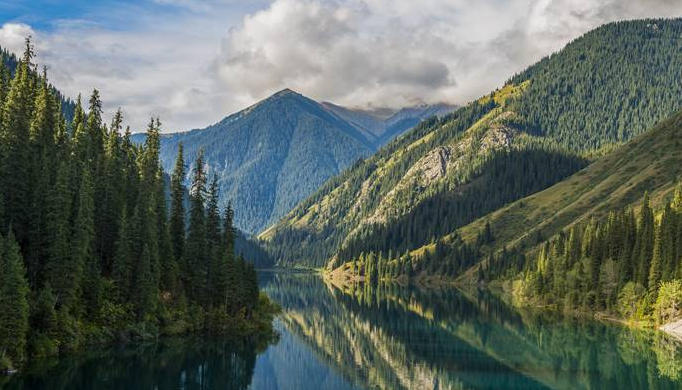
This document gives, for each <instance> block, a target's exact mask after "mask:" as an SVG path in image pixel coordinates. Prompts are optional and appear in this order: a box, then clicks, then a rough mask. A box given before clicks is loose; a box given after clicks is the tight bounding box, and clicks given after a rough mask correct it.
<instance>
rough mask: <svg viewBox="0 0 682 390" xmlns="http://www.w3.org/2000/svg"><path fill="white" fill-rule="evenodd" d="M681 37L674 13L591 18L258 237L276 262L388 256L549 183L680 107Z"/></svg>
mask: <svg viewBox="0 0 682 390" xmlns="http://www.w3.org/2000/svg"><path fill="white" fill-rule="evenodd" d="M680 36H682V20H680V19H674V20H644V21H630V22H618V23H612V24H609V25H605V26H603V27H600V28H598V29H596V30H594V31H592V32H590V33H588V34H586V35H585V36H583V37H581V38H578V39H576V40H575V41H573V42H571V43H570V44H569V45H568V46H567V47H566V48H565V49H563V50H562V51H560V52H558V53H556V54H554V55H552V56H550V57H548V58H545V59H543V60H542V61H540V62H538V63H537V64H535V65H533V66H531V67H530V68H528V70H526V71H525V72H523V73H521V74H519V75H516V76H514V77H513V78H512V79H511V80H510V81H509V82H508V83H507V84H506V85H505V86H504V87H503V88H502V89H500V90H498V91H495V92H493V93H491V94H490V95H488V96H485V97H483V98H481V99H479V100H477V101H475V102H472V103H471V104H469V105H468V106H467V107H464V108H461V109H459V110H458V111H456V112H455V113H453V114H452V115H450V116H447V117H445V118H443V119H441V120H433V121H430V122H425V123H422V124H421V125H420V126H418V127H417V128H415V129H413V130H412V131H410V132H408V133H406V134H405V135H403V136H401V137H399V138H398V139H397V140H396V141H394V142H392V143H390V144H389V145H387V146H386V147H385V148H383V149H382V150H381V151H380V152H379V153H377V154H376V155H374V156H372V157H371V158H369V159H367V160H365V161H363V162H362V163H360V164H357V165H355V166H354V167H353V168H352V169H350V170H349V171H347V172H345V173H344V174H342V175H340V176H338V177H335V178H333V179H331V180H330V181H328V182H327V183H326V184H325V185H324V186H323V187H322V188H321V189H320V190H319V191H318V192H317V193H315V194H314V195H313V196H311V197H310V198H308V199H306V200H305V201H303V202H302V203H301V204H300V205H299V206H297V207H296V208H295V209H294V210H293V211H292V212H291V213H289V214H288V215H287V216H286V217H285V218H284V219H283V220H282V221H280V222H279V223H278V224H276V225H275V226H273V227H272V228H270V229H268V230H267V231H265V232H264V233H263V234H261V236H260V238H261V239H263V240H264V241H266V244H267V246H268V248H269V249H268V250H269V251H270V253H271V254H272V255H273V256H274V257H275V258H277V259H278V261H279V262H280V264H282V265H297V264H303V265H314V266H321V265H324V264H326V263H327V262H328V261H329V260H332V263H331V266H336V265H339V264H341V263H343V262H346V261H350V260H352V259H355V258H357V257H359V256H360V255H361V254H362V253H368V252H374V253H381V254H382V255H383V256H384V257H388V258H391V259H392V258H396V257H398V254H399V253H400V254H402V253H404V252H405V251H409V250H413V249H416V248H420V247H422V246H423V245H426V244H428V243H429V242H430V241H431V238H432V237H433V238H437V237H440V236H443V235H446V234H447V233H449V232H453V231H455V230H456V229H458V228H460V227H462V226H464V225H466V224H468V223H469V222H472V221H474V220H475V219H477V218H479V217H482V216H484V215H485V214H487V213H489V212H491V211H493V210H495V209H497V208H499V207H502V206H504V205H505V204H507V203H510V202H512V201H514V200H516V199H520V198H522V197H525V196H527V195H529V194H531V193H533V192H536V191H539V190H541V189H544V188H547V187H549V186H551V185H552V184H554V183H556V182H558V181H560V180H561V179H563V178H564V177H566V176H568V175H570V174H571V173H574V172H576V171H578V170H579V169H581V168H583V167H584V160H582V158H583V157H588V158H589V157H591V156H595V155H601V154H603V153H604V152H605V151H606V150H610V149H611V148H613V146H614V145H616V144H618V143H621V142H623V141H626V140H629V139H631V138H632V137H634V136H636V135H638V134H641V133H642V132H643V131H645V130H646V129H647V128H650V127H651V126H653V125H655V124H656V123H657V122H658V121H660V120H662V119H664V118H666V117H668V116H669V115H671V114H672V113H673V112H675V111H677V110H678V109H680V108H682V101H681V100H680V99H679V96H680V94H681V93H682V78H680V77H679V74H678V73H679V72H676V71H675V69H677V68H678V64H679V63H682V51H681V50H679V49H680V45H681V44H682V39H680ZM650 73H655V75H650ZM605 118H616V119H613V120H607V119H605ZM633 118H637V120H634V119H633ZM505 160H506V161H505ZM544 161H550V162H551V164H543V162H544ZM528 170H530V172H531V173H532V174H531V175H530V176H531V177H530V178H528V177H526V176H525V175H523V172H524V171H528ZM486 182H487V183H486Z"/></svg>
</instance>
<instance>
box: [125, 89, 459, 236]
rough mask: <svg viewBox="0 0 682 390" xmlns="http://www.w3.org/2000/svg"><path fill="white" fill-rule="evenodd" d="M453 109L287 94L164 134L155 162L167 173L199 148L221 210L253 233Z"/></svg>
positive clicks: (193, 158)
mask: <svg viewBox="0 0 682 390" xmlns="http://www.w3.org/2000/svg"><path fill="white" fill-rule="evenodd" d="M454 109H455V107H454V106H450V105H447V104H439V105H420V106H415V107H410V108H405V109H402V110H397V111H395V110H388V109H383V110H373V111H363V110H359V109H349V108H344V107H341V106H337V105H334V104H332V103H318V102H316V101H314V100H312V99H309V98H307V97H305V96H303V95H301V94H298V93H296V92H294V91H292V90H289V89H285V90H283V91H280V92H278V93H276V94H274V95H272V96H271V97H269V98H267V99H265V100H263V101H261V102H259V103H256V104H254V105H253V106H251V107H249V108H247V109H245V110H242V111H240V112H238V113H236V114H233V115H230V116H228V117H226V118H224V119H223V120H221V121H220V122H218V123H216V124H214V125H212V126H209V127H207V128H204V129H197V130H192V131H188V132H181V133H174V134H164V135H163V136H162V137H161V154H160V158H161V163H162V165H163V167H164V169H165V170H166V171H167V172H170V170H171V169H172V167H173V164H174V160H175V158H176V153H177V148H178V144H180V143H182V144H183V147H184V152H185V161H190V162H191V161H194V160H195V159H196V156H197V154H198V153H199V151H200V150H203V152H204V157H205V161H206V165H207V172H208V174H209V176H212V175H217V177H218V184H219V196H220V199H221V201H222V204H223V206H225V205H226V204H227V203H228V202H231V203H232V207H233V208H234V210H235V224H236V226H237V227H238V228H239V229H241V230H243V231H244V232H246V233H248V234H253V233H257V232H260V231H261V230H262V229H264V228H265V227H267V226H268V225H270V224H272V223H274V222H276V221H277V220H279V219H280V218H281V217H282V216H284V215H285V214H286V213H287V212H289V211H290V210H291V209H292V208H293V207H294V206H296V204H298V203H299V202H300V201H301V200H302V199H304V198H305V197H307V196H309V195H310V194H312V193H313V192H314V191H315V190H316V189H318V188H319V187H320V186H321V185H322V184H323V183H324V182H325V181H326V180H327V179H328V178H330V177H332V176H334V175H336V174H338V173H340V172H342V171H343V170H344V169H345V168H347V167H349V166H350V165H351V164H353V163H356V162H358V161H360V160H361V159H363V158H366V157H369V156H370V155H372V154H373V153H374V152H375V151H376V150H378V149H379V148H381V146H382V145H384V144H385V143H386V142H388V141H389V140H391V139H394V138H395V137H397V136H399V135H400V134H402V133H403V132H404V131H406V130H408V129H409V128H411V127H413V126H415V125H416V124H418V123H419V122H421V121H422V120H424V119H426V118H427V117H431V116H444V115H446V114H448V113H449V112H451V111H452V110H454ZM134 140H135V141H136V142H142V141H143V140H144V136H143V135H136V136H135V138H134ZM191 168H192V167H191V166H190V169H188V178H189V176H190V173H191ZM188 180H189V179H188Z"/></svg>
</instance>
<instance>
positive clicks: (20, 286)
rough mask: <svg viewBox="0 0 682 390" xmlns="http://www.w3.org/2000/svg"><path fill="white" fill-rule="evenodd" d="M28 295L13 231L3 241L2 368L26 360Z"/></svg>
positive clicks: (0, 259)
mask: <svg viewBox="0 0 682 390" xmlns="http://www.w3.org/2000/svg"><path fill="white" fill-rule="evenodd" d="M28 294H29V287H28V282H27V281H26V270H25V268H24V264H23V259H22V257H21V253H20V252H19V246H18V245H17V243H16V241H15V239H14V234H13V233H12V232H11V231H10V232H9V234H8V236H7V237H6V238H4V239H3V238H2V237H0V365H2V364H3V363H9V364H15V365H16V364H20V363H22V362H23V361H24V359H25V357H26V355H25V353H26V336H27V333H28V326H29V324H28V318H29V306H28ZM2 368H3V367H0V369H2ZM5 368H8V367H5Z"/></svg>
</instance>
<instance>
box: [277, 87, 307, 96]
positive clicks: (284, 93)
mask: <svg viewBox="0 0 682 390" xmlns="http://www.w3.org/2000/svg"><path fill="white" fill-rule="evenodd" d="M288 95H300V93H298V92H296V91H294V90H292V89H289V88H284V89H283V90H281V91H279V92H276V93H274V94H273V95H272V97H281V96H288Z"/></svg>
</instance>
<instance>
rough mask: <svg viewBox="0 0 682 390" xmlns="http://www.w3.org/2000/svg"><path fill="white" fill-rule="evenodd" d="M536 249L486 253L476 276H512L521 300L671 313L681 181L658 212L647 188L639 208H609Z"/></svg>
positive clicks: (678, 272)
mask: <svg viewBox="0 0 682 390" xmlns="http://www.w3.org/2000/svg"><path fill="white" fill-rule="evenodd" d="M539 247H540V249H539V250H538V253H537V255H536V256H534V257H532V258H530V259H526V256H525V254H524V252H523V251H514V250H510V251H503V252H502V253H500V254H498V255H495V256H490V258H488V260H487V261H486V262H485V263H484V266H482V267H481V269H480V271H479V273H478V274H479V278H480V279H481V280H494V279H502V280H507V281H509V285H508V286H507V287H508V288H509V289H510V292H511V294H512V296H513V298H514V300H516V301H517V303H520V304H533V305H551V306H554V307H558V308H561V309H565V310H584V311H590V312H593V311H601V312H609V313H614V314H620V315H621V316H622V317H623V318H626V319H632V320H637V321H647V320H653V321H655V322H656V323H665V322H667V321H669V320H672V319H675V318H677V317H678V316H679V314H680V307H679V302H682V261H681V260H682V183H680V184H679V185H678V186H677V190H676V191H675V193H674V196H673V198H672V200H670V201H669V202H667V203H666V204H665V206H664V207H663V209H662V210H661V211H660V213H658V215H657V213H656V212H655V211H654V209H653V208H652V207H651V204H650V200H649V195H648V194H645V195H644V199H643V200H642V202H641V205H639V210H638V211H635V210H634V209H633V208H632V207H627V208H625V209H621V210H619V211H612V212H611V213H609V215H608V218H606V219H603V220H601V219H594V218H593V219H591V220H590V221H589V222H588V223H585V224H579V225H575V226H573V227H571V228H570V230H568V231H566V232H561V233H559V234H558V235H557V236H556V237H554V238H552V239H551V240H547V241H545V242H544V243H540V245H539Z"/></svg>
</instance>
